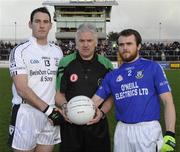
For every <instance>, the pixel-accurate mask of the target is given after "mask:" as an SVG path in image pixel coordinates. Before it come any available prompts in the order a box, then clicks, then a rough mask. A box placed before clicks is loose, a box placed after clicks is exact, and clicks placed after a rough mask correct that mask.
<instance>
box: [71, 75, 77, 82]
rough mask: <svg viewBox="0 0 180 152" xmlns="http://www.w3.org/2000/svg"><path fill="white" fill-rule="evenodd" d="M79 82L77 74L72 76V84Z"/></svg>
mask: <svg viewBox="0 0 180 152" xmlns="http://www.w3.org/2000/svg"><path fill="white" fill-rule="evenodd" d="M77 80H78V76H77V74H71V76H70V81H71V82H76V81H77Z"/></svg>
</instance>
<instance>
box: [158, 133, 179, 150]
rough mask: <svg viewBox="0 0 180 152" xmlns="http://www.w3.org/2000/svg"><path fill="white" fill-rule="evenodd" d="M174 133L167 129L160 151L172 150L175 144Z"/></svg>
mask: <svg viewBox="0 0 180 152" xmlns="http://www.w3.org/2000/svg"><path fill="white" fill-rule="evenodd" d="M174 137H175V134H174V133H173V132H171V131H167V132H166V135H165V136H164V139H163V146H162V148H161V152H173V151H174V149H175V146H176V140H175V138H174Z"/></svg>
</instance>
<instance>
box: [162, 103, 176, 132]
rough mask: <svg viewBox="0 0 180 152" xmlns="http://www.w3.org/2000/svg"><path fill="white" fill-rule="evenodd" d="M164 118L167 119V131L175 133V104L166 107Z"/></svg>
mask: <svg viewBox="0 0 180 152" xmlns="http://www.w3.org/2000/svg"><path fill="white" fill-rule="evenodd" d="M164 117H165V124H166V130H167V131H172V132H174V133H175V122H176V114H175V108H174V104H173V103H170V104H169V105H165V109H164Z"/></svg>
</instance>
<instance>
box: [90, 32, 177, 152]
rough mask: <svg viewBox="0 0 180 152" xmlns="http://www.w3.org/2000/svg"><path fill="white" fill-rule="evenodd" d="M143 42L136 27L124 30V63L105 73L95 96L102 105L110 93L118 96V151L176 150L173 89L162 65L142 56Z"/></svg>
mask: <svg viewBox="0 0 180 152" xmlns="http://www.w3.org/2000/svg"><path fill="white" fill-rule="evenodd" d="M141 41H142V39H141V36H140V34H139V33H138V32H137V31H136V30H133V29H127V30H123V31H122V32H120V34H119V38H118V46H119V54H120V57H121V58H122V61H123V64H122V65H121V66H120V67H119V68H118V69H115V70H114V71H112V72H110V73H108V74H107V75H106V76H105V78H104V80H103V81H102V84H101V86H100V87H99V89H98V90H97V92H96V94H95V95H94V96H93V98H92V99H93V100H94V102H95V103H96V105H97V106H98V105H99V104H101V103H102V102H103V101H104V100H105V99H106V98H107V97H109V95H111V94H112V95H113V97H114V104H115V116H116V119H117V121H118V123H117V126H116V130H115V134H114V152H156V151H161V152H166V151H174V148H175V143H176V142H175V121H176V115H175V107H174V104H173V98H172V94H171V89H170V86H169V83H168V80H167V78H166V75H165V73H164V71H163V69H162V68H161V66H160V65H159V64H158V63H156V62H153V61H150V60H146V59H143V58H141V57H140V56H139V50H140V48H141ZM160 99H161V100H160ZM160 101H162V102H163V105H164V116H165V127H166V134H165V136H164V139H163V137H162V130H161V126H160V124H159V119H160Z"/></svg>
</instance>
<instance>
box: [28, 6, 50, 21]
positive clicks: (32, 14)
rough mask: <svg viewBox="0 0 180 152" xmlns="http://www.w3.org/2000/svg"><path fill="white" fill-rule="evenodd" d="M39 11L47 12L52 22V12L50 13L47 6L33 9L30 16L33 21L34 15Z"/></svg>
mask: <svg viewBox="0 0 180 152" xmlns="http://www.w3.org/2000/svg"><path fill="white" fill-rule="evenodd" d="M38 12H42V13H46V14H48V16H49V20H50V22H51V14H50V13H49V11H48V9H47V8H46V7H39V8H36V9H35V10H33V11H32V13H31V16H30V21H31V22H33V18H34V15H35V14H36V13H38Z"/></svg>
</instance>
